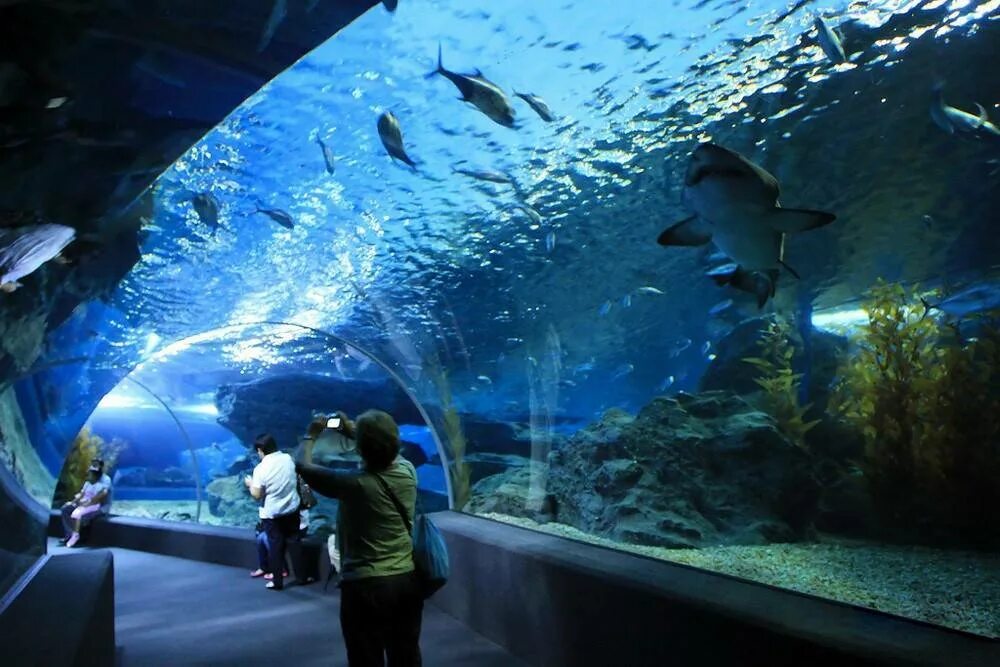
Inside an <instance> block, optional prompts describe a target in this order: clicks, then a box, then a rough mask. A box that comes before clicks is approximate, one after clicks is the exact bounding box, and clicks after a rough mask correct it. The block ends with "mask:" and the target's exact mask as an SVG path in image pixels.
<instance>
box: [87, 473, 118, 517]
mask: <svg viewBox="0 0 1000 667" xmlns="http://www.w3.org/2000/svg"><path fill="white" fill-rule="evenodd" d="M82 491H83V497H84V498H87V499H90V498H93V497H94V496H96V495H97V494H98V493H100V492H101V491H107V492H108V494H107V495H106V496H104V500H102V501H101V512H102V513H103V514H107V513H108V510H110V509H111V478H110V477H108V476H107V475H101V478H100V479H98V480H97V481H96V482H91V481H90V480H89V479H88V480H87V481H86V482H84V483H83V489H82Z"/></svg>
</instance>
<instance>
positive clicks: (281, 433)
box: [215, 374, 424, 449]
mask: <svg viewBox="0 0 1000 667" xmlns="http://www.w3.org/2000/svg"><path fill="white" fill-rule="evenodd" d="M215 405H216V408H217V409H218V411H219V423H220V424H222V425H223V426H225V427H226V428H227V429H229V430H230V431H232V432H233V434H234V435H236V437H237V438H239V439H240V441H242V442H243V443H245V444H247V445H248V446H249V445H250V444H252V443H253V441H254V438H256V437H257V435H258V434H260V433H263V432H268V433H271V434H272V435H273V436H274V437H275V439H276V440H277V441H278V446H279V447H281V448H283V449H287V448H291V447H294V446H295V445H297V444H298V439H299V438H300V437H301V436H302V435H303V434H304V433H305V429H306V426H308V425H309V422H310V420H311V419H312V416H313V415H314V414H316V413H317V412H322V413H330V412H334V411H336V410H343V411H344V412H346V413H347V414H349V415H350V416H351V417H354V416H356V415H357V414H359V413H361V412H363V411H365V410H367V409H369V408H378V409H380V410H385V411H386V412H388V413H389V414H391V415H392V416H393V417H394V418H395V419H396V421H397V422H398V423H400V424H423V423H424V422H423V418H422V417H421V416H420V413H419V411H417V408H416V406H414V405H413V402H412V401H410V399H409V397H408V396H407V395H406V393H405V392H404V391H403V390H402V389H400V388H399V387H398V386H397V385H396V384H395V383H394V382H392V381H391V380H386V381H384V382H366V381H358V380H355V381H345V380H339V379H336V378H331V377H326V376H323V375H310V374H293V375H282V376H280V377H274V378H266V379H263V380H252V381H250V382H242V383H238V384H229V385H223V386H221V387H219V389H218V391H217V392H216V396H215Z"/></svg>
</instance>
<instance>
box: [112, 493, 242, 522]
mask: <svg viewBox="0 0 1000 667" xmlns="http://www.w3.org/2000/svg"><path fill="white" fill-rule="evenodd" d="M197 510H198V501H196V500H115V501H113V502H112V503H111V513H112V514H117V515H119V516H134V517H139V518H141V519H160V518H164V519H166V520H167V521H180V522H182V523H188V521H187V520H181V519H178V515H179V514H182V513H187V514H189V515H191V517H192V518H191V520H190V522H191V523H193V522H194V518H193V517H194V516H195V513H196V512H197ZM168 512H169V514H167V513H168ZM200 523H204V524H208V525H210V526H232V525H233V524H232V523H230V522H228V521H226V520H225V519H224V518H223V517H218V516H215V515H214V514H212V513H211V512H209V511H208V503H207V502H203V503H202V504H201V521H200ZM242 527H246V526H242ZM252 527H253V526H250V528H252Z"/></svg>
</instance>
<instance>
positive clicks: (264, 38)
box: [257, 0, 288, 53]
mask: <svg viewBox="0 0 1000 667" xmlns="http://www.w3.org/2000/svg"><path fill="white" fill-rule="evenodd" d="M287 14H288V5H287V3H286V0H274V5H273V6H272V7H271V15H270V16H268V18H267V23H265V24H264V32H262V33H261V35H260V41H259V42H258V43H257V53H262V52H263V51H264V49H266V48H267V46H268V45H269V44H270V43H271V39H272V38H273V37H274V33H275V31H277V30H278V26H280V25H281V22H282V21H284V20H285V16H286V15H287Z"/></svg>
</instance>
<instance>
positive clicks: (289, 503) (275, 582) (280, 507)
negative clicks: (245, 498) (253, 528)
mask: <svg viewBox="0 0 1000 667" xmlns="http://www.w3.org/2000/svg"><path fill="white" fill-rule="evenodd" d="M254 447H255V448H256V450H257V454H258V455H259V456H260V463H259V464H257V467H256V468H254V469H253V476H249V475H248V476H247V477H246V478H244V480H243V482H244V484H246V486H247V488H248V489H250V495H251V496H253V497H254V498H255V499H257V500H263V502H262V503H261V506H260V519H261V523H262V524H263V527H264V532H265V533H267V545H268V556H269V557H270V563H271V567H270V570H271V575H272V579H271V580H270V581H268V582H267V584H266V587H267V588H269V589H271V590H276V591H280V590H281V589H283V588H284V583H285V582H284V569H285V548H286V544H287V541H288V539H290V538H292V537H295V536H296V535H297V534H298V532H299V504H300V500H299V491H298V484H297V479H298V478H297V476H296V474H295V462H294V461H293V460H292V457H291V456H289V455H288V454H286V453H284V452H279V451H278V443H277V442H275V440H274V437H272V436H271V435H270V434H268V433H263V434H261V435H259V436H257V439H256V440H255V441H254ZM293 555H294V554H293ZM296 565H297V564H296V563H292V566H293V568H294V570H295V574H296V576H299V573H300V572H301V568H300V567H296Z"/></svg>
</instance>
